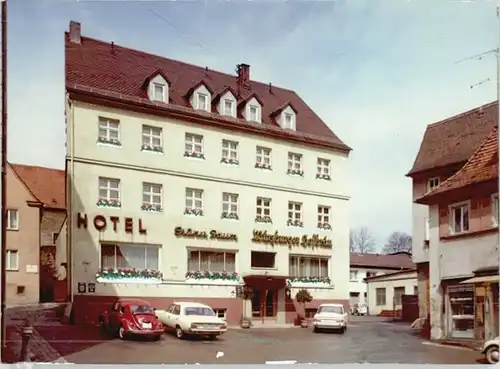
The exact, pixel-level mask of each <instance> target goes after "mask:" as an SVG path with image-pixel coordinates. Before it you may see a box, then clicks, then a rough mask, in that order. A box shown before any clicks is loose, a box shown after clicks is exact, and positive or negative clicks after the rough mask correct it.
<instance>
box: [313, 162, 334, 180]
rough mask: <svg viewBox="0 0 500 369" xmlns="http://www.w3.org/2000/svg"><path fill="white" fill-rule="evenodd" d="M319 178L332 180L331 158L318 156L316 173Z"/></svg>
mask: <svg viewBox="0 0 500 369" xmlns="http://www.w3.org/2000/svg"><path fill="white" fill-rule="evenodd" d="M316 178H317V179H326V180H330V179H331V177H330V160H327V159H322V158H318V171H317V173H316Z"/></svg>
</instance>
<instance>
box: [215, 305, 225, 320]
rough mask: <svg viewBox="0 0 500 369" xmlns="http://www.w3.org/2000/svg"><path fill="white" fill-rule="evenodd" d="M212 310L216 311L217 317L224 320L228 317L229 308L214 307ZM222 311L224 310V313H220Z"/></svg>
mask: <svg viewBox="0 0 500 369" xmlns="http://www.w3.org/2000/svg"><path fill="white" fill-rule="evenodd" d="M212 310H213V311H214V313H215V316H216V317H217V318H219V319H222V320H226V319H227V309H226V308H217V309H214V308H212ZM221 312H222V314H220V313H221Z"/></svg>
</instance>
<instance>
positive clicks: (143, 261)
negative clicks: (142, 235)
mask: <svg viewBox="0 0 500 369" xmlns="http://www.w3.org/2000/svg"><path fill="white" fill-rule="evenodd" d="M159 251H160V248H159V246H156V245H140V244H109V243H102V244H101V268H102V269H108V268H113V269H120V268H123V269H138V270H144V269H153V270H159V262H158V255H159Z"/></svg>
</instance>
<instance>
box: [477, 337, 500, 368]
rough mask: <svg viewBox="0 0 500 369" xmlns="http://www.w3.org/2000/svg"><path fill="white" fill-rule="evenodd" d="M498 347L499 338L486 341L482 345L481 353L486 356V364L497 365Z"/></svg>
mask: <svg viewBox="0 0 500 369" xmlns="http://www.w3.org/2000/svg"><path fill="white" fill-rule="evenodd" d="M499 346H500V337H497V338H494V339H492V340H489V341H486V342H485V343H484V344H483V347H482V349H481V353H483V354H484V355H485V356H486V361H487V362H488V364H498V362H499V352H498V347H499Z"/></svg>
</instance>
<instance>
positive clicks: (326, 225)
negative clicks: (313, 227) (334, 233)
mask: <svg viewBox="0 0 500 369" xmlns="http://www.w3.org/2000/svg"><path fill="white" fill-rule="evenodd" d="M318 229H324V230H326V231H330V230H331V229H332V226H331V225H330V223H318Z"/></svg>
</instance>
